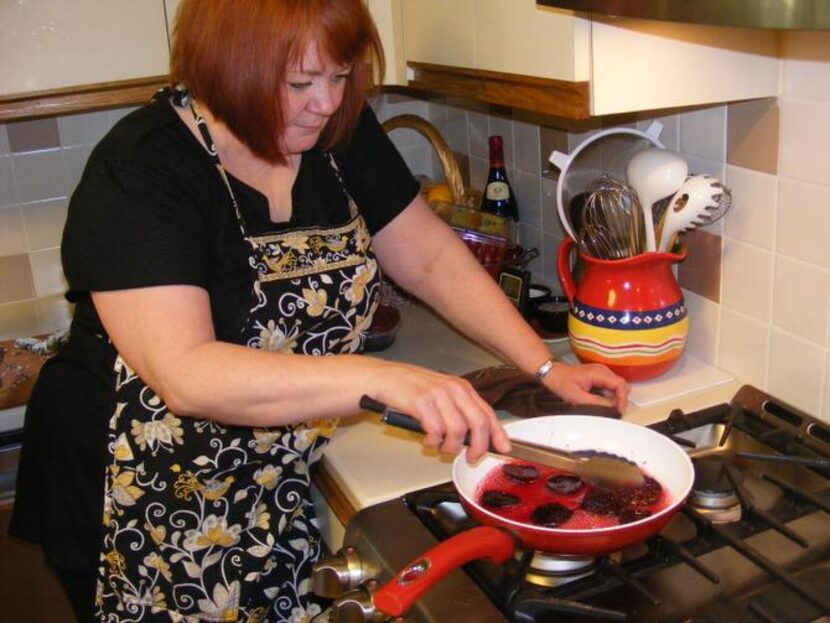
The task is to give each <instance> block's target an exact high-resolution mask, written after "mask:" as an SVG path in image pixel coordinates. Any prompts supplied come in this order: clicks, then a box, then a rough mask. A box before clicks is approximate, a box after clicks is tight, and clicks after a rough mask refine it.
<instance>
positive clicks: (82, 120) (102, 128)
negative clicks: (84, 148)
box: [58, 112, 112, 147]
mask: <svg viewBox="0 0 830 623" xmlns="http://www.w3.org/2000/svg"><path fill="white" fill-rule="evenodd" d="M111 127H112V120H111V119H110V117H109V115H107V114H101V113H100V112H91V113H80V114H76V115H63V116H61V117H58V135H59V136H60V139H61V146H62V147H76V146H78V145H94V144H96V143H97V142H98V141H99V140H101V139H102V138H103V137H104V135H105V134H106V133H107V132H108V131H109V129H110V128H111Z"/></svg>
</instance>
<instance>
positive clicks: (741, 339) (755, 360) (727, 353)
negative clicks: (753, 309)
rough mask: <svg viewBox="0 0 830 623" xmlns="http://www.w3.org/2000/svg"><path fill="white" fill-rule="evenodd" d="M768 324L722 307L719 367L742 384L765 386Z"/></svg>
mask: <svg viewBox="0 0 830 623" xmlns="http://www.w3.org/2000/svg"><path fill="white" fill-rule="evenodd" d="M769 334H770V327H769V324H767V323H765V322H761V321H759V320H757V319H756V318H753V317H752V316H748V315H746V314H743V313H741V312H738V311H734V310H731V309H729V308H728V307H723V308H721V338H720V343H719V345H718V365H719V366H720V367H721V368H723V369H725V370H729V371H730V372H731V373H732V374H734V375H735V377H736V378H739V379H741V381H742V382H745V383H749V384H750V385H755V386H756V387H765V386H766V374H767V360H768V355H769Z"/></svg>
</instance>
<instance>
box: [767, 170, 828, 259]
mask: <svg viewBox="0 0 830 623" xmlns="http://www.w3.org/2000/svg"><path fill="white" fill-rule="evenodd" d="M828 206H830V178H828V182H827V185H819V184H813V183H808V182H802V181H798V180H791V179H787V178H785V177H783V176H782V177H781V178H780V182H779V197H778V227H777V244H776V248H777V250H778V252H779V253H783V254H785V255H789V256H791V257H794V258H797V259H800V260H803V261H805V262H808V263H811V264H816V265H818V266H822V267H824V268H830V209H828Z"/></svg>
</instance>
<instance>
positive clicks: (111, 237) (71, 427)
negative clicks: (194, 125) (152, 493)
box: [11, 93, 418, 571]
mask: <svg viewBox="0 0 830 623" xmlns="http://www.w3.org/2000/svg"><path fill="white" fill-rule="evenodd" d="M333 155H334V159H335V161H336V163H337V165H338V169H339V170H340V172H341V175H342V177H343V180H344V182H345V185H346V190H347V191H348V193H349V194H350V195H351V197H352V198H353V199H354V201H355V202H356V203H357V205H358V207H359V209H360V211H361V213H362V214H363V217H364V218H365V220H366V222H367V225H368V227H369V230H370V232H371V233H376V232H378V231H379V230H381V229H382V228H383V227H384V226H385V225H386V224H387V223H389V222H390V221H391V220H392V219H393V218H394V217H395V216H396V215H397V214H399V213H400V212H401V211H402V210H403V209H404V208H405V207H406V206H407V205H408V204H409V203H410V202H411V201H412V199H413V198H414V197H415V195H416V194H417V192H418V184H417V182H416V180H415V179H414V178H413V177H412V175H411V174H410V172H409V170H408V169H407V167H406V165H405V164H404V162H403V160H402V159H401V157H400V155H399V154H398V152H397V150H396V149H395V147H394V146H393V145H392V143H391V141H390V140H389V138H388V137H387V135H386V134H385V132H384V131H383V128H382V127H381V126H380V124H379V123H378V121H377V119H376V117H375V115H374V113H373V112H372V110H371V109H370V108H368V107H366V108H365V110H364V111H363V113H362V115H361V117H360V119H359V121H358V125H357V127H356V129H355V131H354V133H353V135H352V137H351V139H350V140H349V141H347V142H345V143H344V144H343V145H342V146H341V147H339V148H338V149H336V150H334V151H333ZM230 182H231V185H232V187H233V191H234V194H235V196H236V198H237V201H238V202H239V205H240V210H241V212H242V215H243V217H244V219H245V221H246V224H247V227H248V229H249V231H250V232H251V233H252V234H257V233H262V232H264V231H266V230H269V231H275V230H280V229H292V228H294V227H302V226H308V225H337V224H339V223H343V222H345V221H347V220H348V219H349V210H348V201H347V198H346V195H345V194H344V192H343V187H342V185H341V184H340V182H339V181H338V179H337V177H336V175H335V173H334V171H333V169H332V167H331V164H330V161H329V159H328V157H327V156H326V154H325V153H324V152H323V151H322V150H321V149H320V148H314V149H311V150H310V151H308V152H305V153H304V154H303V156H302V161H301V165H300V169H299V172H298V175H297V178H296V181H295V183H294V186H293V188H292V203H293V213H292V216H291V220H290V221H289V222H287V223H281V224H274V223H272V222H270V220H269V211H268V204H267V200H266V199H265V197H264V196H263V195H262V194H260V193H259V192H257V191H256V190H254V189H252V188H251V187H249V186H247V185H245V184H244V183H242V182H240V181H239V180H236V179H234V178H232V177H231V178H230ZM61 252H62V259H63V266H64V273H65V275H66V278H67V281H68V282H69V292H68V294H67V296H68V298H69V299H70V300H71V301H73V302H75V303H76V309H75V316H74V318H73V323H72V329H71V337H70V341H69V344H68V345H67V346H66V347H64V348H63V349H62V351H61V352H60V353H59V354H58V355H56V356H55V357H54V358H52V359H51V360H50V361H49V362H48V363H47V365H46V366H45V367H44V368H43V371H42V372H41V374H40V377H39V378H38V381H37V383H36V385H35V388H34V390H33V392H32V397H31V399H30V402H29V405H28V408H27V411H26V420H25V432H24V446H23V453H22V456H21V464H20V470H19V475H18V487H17V499H16V502H15V510H14V516H13V519H12V526H11V532H12V534H16V535H17V536H21V537H23V538H27V539H29V540H33V541H38V542H41V543H43V545H44V547H45V550H46V555H47V559H48V560H49V561H50V562H52V563H53V564H56V565H57V566H59V567H62V568H67V569H73V570H79V571H89V570H91V569H94V568H95V566H96V565H97V562H98V560H97V558H98V546H99V541H100V524H101V514H102V503H103V482H104V480H103V476H104V466H105V464H106V459H107V456H106V446H105V444H106V439H107V425H108V424H107V423H108V420H109V418H110V416H111V415H112V413H113V409H114V404H113V401H114V373H113V372H112V364H113V362H114V358H115V351H114V349H113V348H112V346H111V345H110V344H109V343H108V341H107V340H106V335H105V332H104V329H103V327H102V325H101V323H100V320H99V319H98V316H97V314H96V313H95V310H94V307H93V305H92V301H91V298H90V292H94V291H106V290H120V289H128V288H139V287H146V286H155V285H172V284H187V285H195V286H199V287H202V288H205V290H207V292H208V293H209V295H210V303H211V311H212V314H213V322H214V327H215V331H216V335H217V338H218V339H220V340H226V341H232V340H233V338H234V337H236V336H237V335H238V334H239V328H240V323H241V322H242V321H243V320H244V318H245V316H246V315H247V313H248V310H249V308H250V303H251V296H250V290H251V286H252V280H253V278H254V276H253V274H252V272H251V269H250V268H249V266H248V261H247V252H248V247H247V243H246V242H245V241H244V239H243V236H242V233H241V231H240V227H239V224H238V222H237V219H236V215H235V212H234V209H233V205H232V203H231V201H230V198H229V195H228V191H227V188H226V187H225V185H224V183H223V182H222V179H221V177H220V176H219V174H218V172H217V170H216V168H215V166H214V165H213V163H212V162H211V160H210V159H209V157H208V155H207V154H206V153H205V150H204V148H203V147H202V145H201V144H200V143H199V142H198V141H197V140H196V138H195V137H194V136H193V135H192V134H191V132H190V130H189V129H188V128H187V127H186V126H185V125H184V124H183V123H182V121H181V119H180V118H179V117H178V115H177V114H176V112H175V110H174V109H173V108H172V106H171V104H170V103H169V101H168V97H167V93H162V94H160V95H159V96H157V97H156V99H155V100H154V101H153V102H152V103H151V104H149V105H147V106H145V107H143V108H140V109H138V110H136V111H135V112H133V113H131V114H130V115H128V116H126V117H125V118H124V119H122V120H121V121H120V122H119V123H118V124H117V125H116V126H115V127H114V128H113V129H112V130H111V131H110V132H109V134H108V135H107V136H106V137H105V138H104V139H103V140H102V141H101V142H100V143H99V144H98V145H97V146H96V148H95V149H94V150H93V152H92V154H91V155H90V158H89V161H88V163H87V166H86V169H85V170H84V173H83V176H82V177H81V181H80V183H79V185H78V188H77V189H76V191H75V193H74V194H73V196H72V199H71V201H70V205H69V213H68V217H67V223H66V228H65V230H64V237H63V243H62V247H61Z"/></svg>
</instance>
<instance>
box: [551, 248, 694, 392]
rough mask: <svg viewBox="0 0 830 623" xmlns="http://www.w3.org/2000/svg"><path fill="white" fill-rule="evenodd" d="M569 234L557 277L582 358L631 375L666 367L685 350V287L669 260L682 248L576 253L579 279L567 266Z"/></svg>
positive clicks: (650, 374) (641, 376) (678, 257)
mask: <svg viewBox="0 0 830 623" xmlns="http://www.w3.org/2000/svg"><path fill="white" fill-rule="evenodd" d="M573 245H574V241H573V239H572V238H570V237H568V238H565V239H564V240H563V241H562V244H560V245H559V251H558V255H557V269H558V271H559V281H560V283H561V284H562V289H563V290H564V292H565V296H567V297H568V301H569V303H570V313H569V315H568V336H569V337H570V341H571V349H572V350H573V352H574V354H575V355H576V356H577V357H578V358H579V360H580V361H582V362H586V363H587V362H595V363H603V364H605V365H607V366H608V367H609V368H611V369H612V370H613V371H614V372H616V373H617V374H619V375H620V376H622V377H623V378H625V379H627V380H629V381H644V380H647V379H651V378H654V377H657V376H659V375H661V374H663V373H664V372H666V371H668V370H669V369H670V368H671V367H672V366H674V364H675V363H677V360H678V358H679V357H680V355H681V353H682V352H683V348H684V347H685V345H686V337H687V335H688V332H689V320H688V318H687V316H686V304H685V301H684V300H683V293H682V292H681V290H680V286H678V285H677V280H676V279H675V277H674V274H673V272H672V265H673V264H675V263H677V262H681V261H683V260H684V259H685V258H686V251H685V250H683V251H682V252H681V253H679V254H678V253H642V254H640V255H635V256H633V257H630V258H626V259H622V260H599V259H596V258H594V257H591V256H590V255H587V254H585V253H580V258H581V259H582V261H583V270H582V276H581V278H580V280H579V283H577V282H576V281H575V279H574V277H573V274H572V272H571V266H570V259H571V248H572V247H573Z"/></svg>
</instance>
